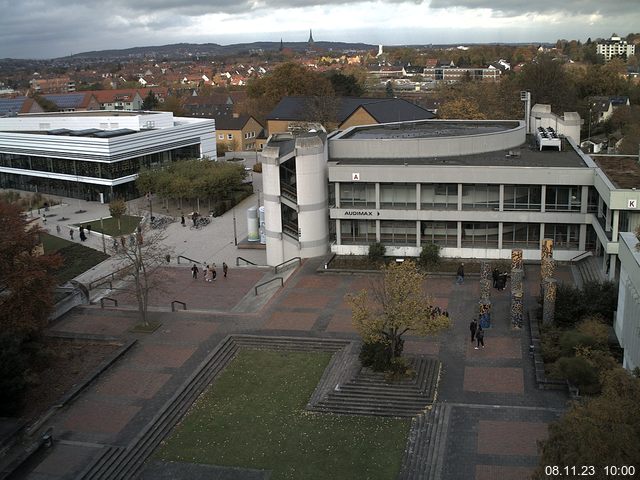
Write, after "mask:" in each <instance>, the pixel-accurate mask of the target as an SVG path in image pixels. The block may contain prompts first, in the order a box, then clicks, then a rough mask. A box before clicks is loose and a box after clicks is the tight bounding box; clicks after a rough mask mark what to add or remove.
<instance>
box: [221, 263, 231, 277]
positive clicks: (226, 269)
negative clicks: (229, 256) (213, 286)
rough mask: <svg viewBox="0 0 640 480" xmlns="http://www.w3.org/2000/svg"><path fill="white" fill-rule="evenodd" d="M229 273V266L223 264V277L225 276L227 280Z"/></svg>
mask: <svg viewBox="0 0 640 480" xmlns="http://www.w3.org/2000/svg"><path fill="white" fill-rule="evenodd" d="M228 271H229V266H228V265H227V264H226V263H225V262H222V275H223V276H224V278H227V272H228Z"/></svg>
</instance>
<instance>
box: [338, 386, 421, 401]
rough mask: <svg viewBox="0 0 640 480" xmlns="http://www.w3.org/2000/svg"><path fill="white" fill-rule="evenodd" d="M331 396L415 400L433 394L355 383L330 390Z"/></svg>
mask: <svg viewBox="0 0 640 480" xmlns="http://www.w3.org/2000/svg"><path fill="white" fill-rule="evenodd" d="M329 396H334V397H335V396H341V397H352V398H358V397H362V398H372V399H373V398H379V399H385V398H387V399H399V400H400V399H408V400H413V401H421V402H424V401H428V400H429V399H431V398H432V396H431V395H426V394H423V393H420V392H419V391H417V390H415V389H414V390H402V389H394V388H376V387H368V388H362V387H360V386H355V385H342V386H341V387H340V390H334V391H332V392H329Z"/></svg>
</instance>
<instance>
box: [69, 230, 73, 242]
mask: <svg viewBox="0 0 640 480" xmlns="http://www.w3.org/2000/svg"><path fill="white" fill-rule="evenodd" d="M69 237H70V238H71V240H73V228H70V229H69Z"/></svg>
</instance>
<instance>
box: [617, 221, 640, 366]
mask: <svg viewBox="0 0 640 480" xmlns="http://www.w3.org/2000/svg"><path fill="white" fill-rule="evenodd" d="M637 243H638V239H637V238H636V237H635V235H634V234H632V233H628V232H626V233H621V234H620V248H619V255H620V265H621V266H620V283H619V286H618V309H617V312H616V319H615V322H614V329H615V332H616V335H617V337H618V341H619V342H620V346H621V347H622V348H624V362H623V366H624V367H625V368H627V369H629V370H633V369H634V368H636V367H640V335H639V334H638V332H640V252H638V251H637V250H636V248H635V246H636V244H637Z"/></svg>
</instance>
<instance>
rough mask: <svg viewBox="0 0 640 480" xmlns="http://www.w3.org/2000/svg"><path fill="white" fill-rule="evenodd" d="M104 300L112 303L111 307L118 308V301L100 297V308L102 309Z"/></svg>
mask: <svg viewBox="0 0 640 480" xmlns="http://www.w3.org/2000/svg"><path fill="white" fill-rule="evenodd" d="M105 300H109V301H110V302H113V306H114V307H117V306H118V300H116V299H115V298H111V297H102V298H101V299H100V308H104V301H105Z"/></svg>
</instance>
